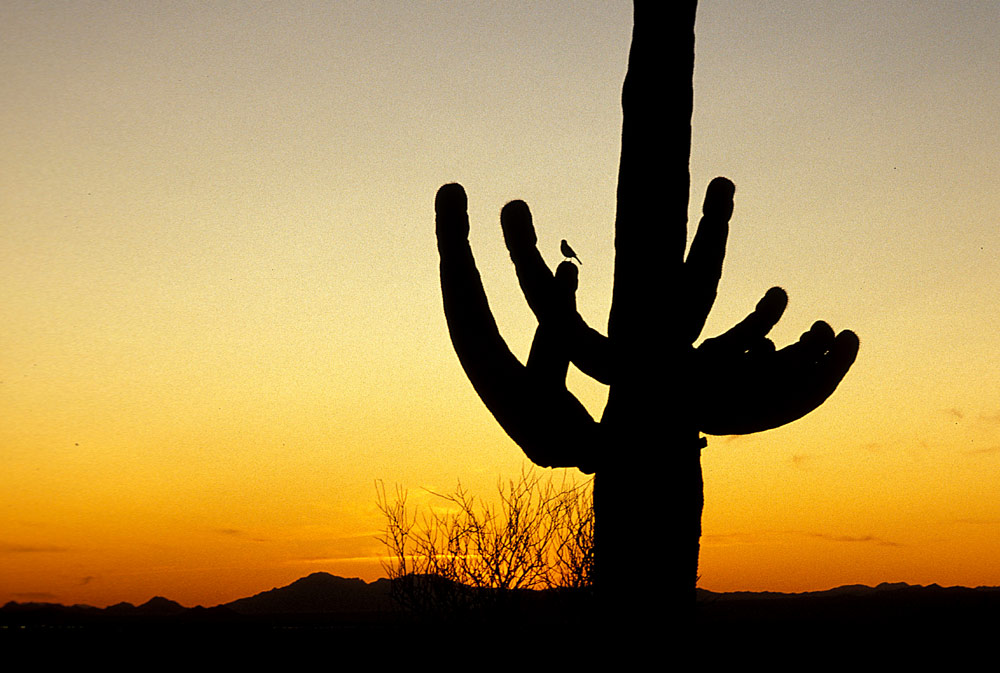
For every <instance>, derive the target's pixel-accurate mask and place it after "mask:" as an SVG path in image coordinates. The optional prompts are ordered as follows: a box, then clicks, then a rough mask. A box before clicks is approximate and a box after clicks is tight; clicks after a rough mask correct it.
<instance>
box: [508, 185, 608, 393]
mask: <svg viewBox="0 0 1000 673" xmlns="http://www.w3.org/2000/svg"><path fill="white" fill-rule="evenodd" d="M500 226H501V227H502V228H503V237H504V242H505V243H506V245H507V251H508V252H509V253H510V259H511V261H512V262H514V270H515V272H516V273H517V280H518V283H520V285H521V291H522V292H523V293H524V298H525V300H527V302H528V306H529V307H530V308H531V310H532V311H533V312H534V314H535V317H536V318H537V319H538V322H539V324H552V323H559V328H558V329H559V332H560V334H562V335H563V337H564V339H565V348H566V349H568V353H569V357H570V359H571V360H572V361H573V364H575V365H576V366H577V367H578V368H579V369H580V371H582V372H583V373H584V374H586V375H587V376H590V377H591V378H593V379H595V380H597V381H600V382H601V383H605V384H609V383H611V367H610V358H609V351H608V345H607V339H606V337H604V335H602V334H601V333H600V332H598V331H597V330H595V329H593V328H592V327H590V326H589V325H587V323H586V321H584V319H583V318H582V317H581V316H580V314H579V313H578V312H577V310H576V303H575V295H573V294H572V293H571V295H570V296H571V297H573V299H574V301H573V303H572V305H567V304H566V303H565V302H563V303H560V300H559V296H560V293H561V290H560V287H559V284H558V283H557V282H556V278H555V277H554V276H553V275H552V272H551V271H549V267H548V265H546V264H545V260H543V259H542V256H541V254H540V253H539V252H538V247H537V246H536V243H537V240H538V239H537V237H536V235H535V227H534V224H533V223H532V219H531V211H530V210H529V209H528V205H527V204H526V203H525V202H524V201H511V202H510V203H508V204H507V205H506V206H504V207H503V209H502V210H501V211H500ZM559 268H560V269H564V273H572V274H573V283H574V284H573V291H574V292H575V290H576V284H575V283H576V273H577V267H576V266H574V265H573V264H571V263H569V262H565V263H563V264H560V265H559ZM558 274H559V271H558V270H557V272H556V275H558Z"/></svg>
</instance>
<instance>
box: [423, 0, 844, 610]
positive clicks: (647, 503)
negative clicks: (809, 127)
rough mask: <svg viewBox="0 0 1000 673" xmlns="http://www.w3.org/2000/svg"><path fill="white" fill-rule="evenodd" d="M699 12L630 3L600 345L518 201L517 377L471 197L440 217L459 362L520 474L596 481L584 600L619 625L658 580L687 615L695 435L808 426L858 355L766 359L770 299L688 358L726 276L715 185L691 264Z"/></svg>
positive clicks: (696, 482)
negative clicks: (520, 454) (521, 346)
mask: <svg viewBox="0 0 1000 673" xmlns="http://www.w3.org/2000/svg"><path fill="white" fill-rule="evenodd" d="M695 5H696V3H695V2H673V3H659V2H655V1H649V0H636V2H635V7H634V26H633V33H632V44H631V50H630V52H629V61H628V71H627V74H626V77H625V83H624V87H623V91H622V107H623V112H624V121H623V130H622V149H621V163H620V167H619V175H618V192H617V214H616V222H615V274H614V292H613V297H612V306H611V312H610V316H609V320H608V330H607V336H606V337H605V336H604V335H602V334H600V333H599V332H597V331H596V330H594V329H592V328H591V327H589V326H588V325H587V324H586V323H585V322H584V320H583V318H582V317H581V316H580V314H579V313H578V312H577V310H576V295H575V293H576V289H577V284H578V273H579V269H578V267H577V266H576V265H574V264H573V263H571V262H569V261H563V262H562V263H561V264H559V266H558V267H557V268H556V271H555V273H554V274H553V273H552V272H551V271H550V270H549V268H548V267H547V266H546V264H545V262H544V261H543V260H542V257H541V255H540V254H539V252H538V250H537V248H536V237H535V229H534V225H533V223H532V218H531V213H530V211H529V209H528V206H527V205H526V204H525V203H524V202H522V201H512V202H510V203H508V204H507V205H506V206H504V207H503V209H502V210H501V213H500V225H501V228H502V230H503V236H504V240H505V242H506V245H507V249H508V251H509V252H510V257H511V260H512V261H513V263H514V269H515V271H516V273H517V278H518V281H519V283H520V286H521V289H522V291H523V293H524V297H525V299H526V300H527V302H528V305H529V306H530V308H531V309H532V311H533V312H534V314H535V316H536V318H537V320H538V327H537V329H536V331H535V336H534V340H533V342H532V345H531V351H530V354H529V355H528V361H527V364H525V365H522V364H521V363H520V362H519V361H518V359H517V358H516V357H515V356H514V355H513V354H512V353H511V351H510V349H509V348H508V347H507V345H506V343H505V342H504V340H503V338H502V337H501V336H500V333H499V331H498V329H497V325H496V322H495V320H494V318H493V315H492V313H491V311H490V308H489V305H488V303H487V299H486V294H485V291H484V290H483V285H482V281H481V279H480V276H479V273H478V271H477V269H476V266H475V261H474V259H473V255H472V250H471V248H470V246H469V240H468V234H469V218H468V214H467V197H466V194H465V191H464V189H463V188H462V187H461V186H460V185H458V184H447V185H444V186H443V187H441V188H440V190H438V193H437V197H436V200H435V211H436V230H437V241H438V251H439V253H440V258H441V267H440V271H441V288H442V293H443V298H444V312H445V317H446V319H447V323H448V329H449V332H450V335H451V339H452V343H453V345H454V348H455V351H456V353H457V355H458V358H459V361H460V362H461V364H462V367H463V368H464V370H465V372H466V374H467V376H468V378H469V380H470V381H471V383H472V385H473V387H474V388H475V390H476V392H477V393H478V394H479V396H480V398H481V399H482V400H483V402H484V403H485V404H486V406H487V408H488V409H489V411H490V412H491V413H492V414H493V416H494V417H495V418H496V420H497V421H498V422H499V423H500V425H501V427H502V428H503V429H504V430H505V431H506V432H507V434H508V435H509V436H510V437H511V438H512V439H513V440H514V441H515V442H516V443H517V444H518V445H519V446H520V447H521V449H522V450H523V451H524V453H525V454H526V455H527V456H528V458H529V459H531V460H532V461H533V462H534V463H536V464H538V465H541V466H551V467H576V468H579V469H580V470H582V471H584V472H587V473H595V474H596V476H595V485H594V513H595V521H596V523H595V539H594V545H595V580H594V582H595V589H596V590H597V591H598V593H599V595H601V596H602V597H603V598H604V600H605V601H606V603H607V604H611V606H612V607H615V606H616V604H617V607H619V608H623V609H624V608H629V607H630V606H633V607H634V603H629V602H628V601H629V599H628V598H626V596H627V595H628V594H630V593H632V592H634V591H635V584H634V582H635V581H636V578H637V576H639V575H643V576H648V575H650V574H651V573H652V574H655V575H656V581H655V584H656V586H657V589H656V592H657V593H658V598H657V601H656V602H660V601H662V602H663V605H668V606H679V608H678V609H681V610H686V609H690V606H693V601H694V588H695V584H696V581H697V569H698V553H699V540H700V535H701V513H702V508H703V484H702V474H701V462H700V451H701V449H702V447H704V446H705V443H706V442H705V440H704V439H703V438H702V436H701V435H702V433H704V434H708V435H730V434H747V433H753V432H759V431H762V430H767V429H770V428H776V427H779V426H781V425H784V424H786V423H789V422H791V421H794V420H796V419H798V418H800V417H802V416H804V415H805V414H807V413H809V412H810V411H812V410H813V409H815V408H816V407H818V406H819V405H820V404H822V402H823V401H824V400H826V399H827V398H828V397H829V396H830V395H831V394H832V393H833V391H834V389H835V388H836V387H837V385H838V384H839V383H840V381H841V379H843V377H844V375H845V374H846V373H847V371H848V369H849V368H850V366H851V365H852V363H853V362H854V359H855V357H856V355H857V352H858V339H857V337H856V336H855V335H854V334H853V333H852V332H849V331H844V332H841V333H840V334H836V335H835V334H834V331H833V330H832V329H831V328H830V326H829V325H827V324H826V323H824V322H817V323H815V324H814V325H812V327H811V328H810V329H809V330H808V331H807V332H805V333H804V334H803V335H802V336H801V337H800V339H799V340H798V342H797V343H794V344H792V345H790V346H787V347H785V348H781V349H776V348H775V346H774V344H773V343H772V342H771V341H770V340H769V339H768V338H767V334H768V333H769V331H770V330H771V328H772V327H773V326H774V325H775V323H776V322H777V321H778V319H779V318H780V317H781V314H782V312H783V311H784V309H785V306H786V304H787V296H786V294H785V292H784V290H782V289H781V288H771V289H770V290H768V291H767V292H766V293H765V294H764V296H763V298H762V299H761V300H760V301H759V302H758V304H757V306H756V307H755V308H754V310H753V311H752V312H750V314H749V315H747V317H746V318H745V319H743V320H742V321H741V322H739V323H738V324H737V325H735V326H734V327H732V328H731V329H729V330H728V331H726V332H725V333H723V334H722V335H720V336H717V337H715V338H711V339H706V340H704V341H703V342H702V343H701V344H700V345H698V346H697V347H695V346H694V343H695V342H696V340H697V339H698V338H699V336H700V334H701V331H702V328H703V326H704V324H705V320H706V318H707V316H708V313H709V311H710V309H711V308H712V304H713V302H714V300H715V296H716V289H717V286H718V283H719V279H720V277H721V274H722V263H723V257H724V255H725V246H726V239H727V236H728V229H729V219H730V216H731V215H732V212H733V196H734V191H735V188H734V186H733V184H732V183H731V182H730V181H729V180H727V179H725V178H716V179H714V180H713V181H712V182H711V184H709V186H708V189H707V190H706V193H705V199H704V206H703V216H702V218H701V221H700V223H699V225H698V229H697V232H696V234H695V236H694V239H693V241H692V243H691V246H690V250H689V251H688V253H687V256H686V258H685V255H684V252H685V247H686V239H687V232H686V226H687V225H686V221H687V208H688V192H689V188H690V174H689V168H688V165H689V156H690V149H691V112H692V101H693V88H692V75H693V69H694V18H695ZM651 250H655V251H656V252H657V254H656V255H651V254H650V251H651ZM570 362H573V363H574V364H575V365H576V366H577V367H578V368H579V369H580V370H581V371H582V372H584V373H585V374H587V375H589V376H591V377H593V378H594V379H596V380H598V381H600V382H602V383H605V384H608V385H610V391H609V396H608V402H607V405H606V407H605V409H604V413H603V416H602V417H601V419H600V421H599V422H598V421H596V420H595V419H594V418H592V417H591V416H590V414H589V413H588V412H587V410H586V409H585V408H584V407H583V405H582V404H580V402H579V401H578V400H577V399H576V398H575V397H574V396H573V395H572V394H571V393H570V392H569V391H568V390H567V389H566V373H567V369H568V366H569V363H570ZM649 584H650V583H649V582H644V583H643V589H642V590H643V591H646V590H647V588H648V586H649ZM619 612H620V611H619Z"/></svg>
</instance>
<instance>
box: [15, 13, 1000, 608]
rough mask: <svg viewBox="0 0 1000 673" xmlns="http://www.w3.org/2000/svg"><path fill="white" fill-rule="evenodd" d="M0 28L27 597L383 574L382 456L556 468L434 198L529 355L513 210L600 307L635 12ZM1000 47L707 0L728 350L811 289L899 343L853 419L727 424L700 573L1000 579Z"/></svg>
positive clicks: (18, 564)
mask: <svg viewBox="0 0 1000 673" xmlns="http://www.w3.org/2000/svg"><path fill="white" fill-rule="evenodd" d="M0 16H2V20H0V100H3V101H4V105H3V106H2V107H0V195H2V196H0V223H2V226H0V286H2V287H3V288H4V291H3V294H2V295H0V296H2V303H0V316H2V319H3V324H4V326H5V328H4V330H3V331H2V333H0V353H2V356H0V442H2V444H0V603H2V602H6V601H7V600H19V601H27V600H52V601H60V602H66V603H72V602H85V603H90V604H93V605H107V604H110V603H114V602H117V601H121V600H127V601H131V602H135V603H138V602H143V601H145V600H147V599H148V598H149V597H151V596H152V595H154V594H162V595H166V596H168V597H170V598H173V599H175V600H178V601H180V602H181V603H183V604H185V605H194V604H203V605H212V604H216V603H219V602H223V601H228V600H232V599H235V598H239V597H242V596H245V595H249V594H252V593H255V592H258V591H261V590H265V589H269V588H271V587H273V586H280V585H283V584H287V583H289V582H291V581H293V580H294V579H297V578H298V577H301V576H302V575H305V574H307V573H309V572H313V571H316V570H325V571H329V572H332V573H335V574H340V575H347V576H360V577H363V578H366V579H374V578H375V577H377V576H379V575H380V574H381V569H380V566H379V562H378V557H379V555H380V554H381V552H382V550H381V548H380V546H379V544H378V543H377V542H376V541H375V540H374V536H375V535H376V534H377V533H378V531H379V529H380V527H381V525H382V519H381V517H380V515H379V513H378V511H377V509H376V507H375V486H374V484H375V481H376V480H379V479H381V480H384V481H385V482H386V483H387V484H393V483H399V484H403V485H405V486H407V487H409V489H410V491H411V496H412V497H413V498H414V499H415V500H419V501H424V502H428V501H429V500H430V497H429V496H427V495H426V494H425V493H424V492H423V491H422V490H421V489H423V488H428V489H435V490H444V491H447V490H450V489H452V488H453V487H454V486H455V484H456V483H457V482H458V481H459V480H461V482H462V484H463V485H465V486H466V487H468V488H469V489H470V490H472V491H474V492H477V493H483V494H487V493H490V492H492V490H493V489H494V485H495V483H496V480H497V479H498V478H507V477H510V476H515V475H516V474H518V473H519V471H520V469H521V467H522V465H523V464H524V459H523V457H522V454H521V453H520V451H519V449H517V447H516V446H515V445H514V444H513V443H512V442H511V441H510V440H509V439H507V437H506V436H505V435H504V434H503V432H502V431H501V430H500V429H499V427H497V426H496V424H495V423H494V421H493V419H492V418H491V417H490V416H489V413H488V412H487V411H486V410H485V408H484V407H483V406H482V404H481V403H480V402H479V400H478V398H477V397H476V396H475V393H474V392H473V390H472V388H471V386H470V385H469V384H468V382H467V381H466V380H465V378H464V375H463V373H462V371H461V368H460V367H459V365H458V362H457V359H456V358H455V356H454V353H453V352H452V349H451V345H450V343H449V341H448V335H447V330H446V327H445V324H444V317H443V313H442V311H441V306H440V294H439V289H438V286H437V267H436V265H437V254H436V249H435V244H434V234H433V207H432V205H433V198H434V193H435V191H436V189H437V187H438V186H440V185H441V184H443V183H445V182H450V181H460V182H462V183H463V184H464V185H465V187H466V189H467V191H468V193H469V198H470V215H471V217H472V221H473V233H472V245H473V248H474V250H475V252H476V255H477V260H478V262H479V267H480V270H481V272H482V274H483V279H484V283H485V284H486V289H487V292H488V294H489V296H490V300H491V305H492V306H493V308H494V312H495V314H496V317H497V320H498V322H499V324H500V326H501V330H502V331H503V333H504V335H505V337H506V338H507V340H508V343H509V344H510V345H511V348H512V349H513V350H514V351H515V352H516V353H518V354H519V355H521V356H525V355H526V354H527V350H528V345H529V343H530V339H531V334H532V332H533V328H534V319H533V316H532V315H531V313H530V311H529V310H528V308H527V306H526V305H525V304H524V301H523V299H522V298H521V295H520V290H519V288H518V286H517V281H516V278H515V276H514V273H513V269H512V267H511V264H510V262H509V259H508V256H507V253H506V250H505V248H504V246H503V242H502V238H501V235H500V231H499V227H498V214H499V210H500V207H501V206H502V205H503V204H504V203H505V202H507V201H508V200H510V199H513V198H522V199H524V200H526V201H527V202H528V203H529V204H530V205H531V207H532V211H533V213H534V215H535V222H536V225H537V227H538V229H539V246H540V249H541V250H542V251H543V254H544V255H545V256H546V258H547V259H548V261H549V262H550V263H551V264H553V265H554V264H555V263H557V262H558V261H559V260H560V259H561V256H560V255H559V253H558V242H559V240H560V239H562V238H566V239H569V240H570V241H571V242H572V244H573V247H574V248H575V249H576V251H577V252H578V253H579V254H580V256H581V258H582V259H583V260H584V261H585V263H586V266H584V267H582V273H581V283H580V291H579V304H580V308H581V312H582V313H583V315H584V316H585V317H586V318H587V320H588V321H589V322H590V324H592V325H595V326H603V325H604V324H605V323H606V319H607V311H608V307H609V304H610V298H611V274H612V265H613V247H612V236H613V230H612V222H613V216H614V187H615V180H616V172H617V160H618V149H619V133H620V125H621V116H620V107H619V94H620V87H621V82H622V77H623V75H624V71H625V62H626V56H627V49H628V41H629V34H630V30H631V7H630V3H628V2H604V1H601V2H597V1H594V2H589V1H588V2H584V1H580V2H574V3H572V6H571V7H570V6H569V5H567V4H565V3H557V2H551V3H532V4H530V5H527V6H526V3H520V2H497V3H473V2H440V3H438V2H435V3H425V2H348V1H344V2H337V3H321V2H278V3H264V2H240V3H222V2H211V3H200V2H199V3H194V2H192V3H169V4H166V5H164V4H162V3H155V2H134V1H133V2H96V1H95V2H87V1H79V2H72V3H63V2H54V1H53V2H7V3H4V5H3V8H2V10H0ZM998 38H1000V6H998V5H997V4H995V3H943V2H922V1H915V0H908V1H906V2H870V3H864V4H860V3H840V2H817V3H798V2H791V1H789V2H777V1H775V2H767V3H761V2H713V1H710V0H703V2H702V3H701V6H700V8H699V15H698V25H697V67H696V81H695V91H696V94H695V116H694V137H693V151H692V159H691V169H692V184H693V189H694V192H695V197H694V198H693V202H694V203H695V204H696V205H697V204H698V203H699V202H700V194H701V193H702V192H703V189H704V186H705V185H707V183H708V181H709V180H710V179H711V178H712V177H713V176H715V175H726V176H728V177H729V178H731V179H732V180H733V181H734V182H735V183H736V185H737V194H736V211H735V215H734V217H733V223H732V230H731V235H730V243H729V249H728V254H727V264H726V268H725V272H724V276H723V281H722V284H721V286H720V289H719V300H718V302H717V304H716V309H715V311H714V312H713V315H712V317H711V318H710V320H709V324H708V325H707V327H706V330H705V335H713V334H715V333H718V332H719V331H721V330H723V329H725V328H726V327H728V326H729V325H731V324H732V323H733V322H735V321H736V320H738V319H739V318H740V317H742V316H743V315H745V313H746V312H747V311H749V310H750V309H751V308H752V307H753V305H754V304H755V302H756V300H757V299H758V298H759V297H760V296H761V295H762V294H763V292H764V291H765V290H766V289H767V288H768V287H771V286H772V285H781V286H783V287H784V288H786V290H787V291H788V293H789V296H790V304H789V308H788V310H787V312H786V313H785V316H784V318H783V320H782V322H781V323H780V324H779V325H778V327H777V328H776V330H775V332H774V334H773V336H774V338H775V340H776V342H778V343H779V344H784V343H788V342H790V341H793V340H794V339H796V338H797V336H798V334H799V333H800V332H802V331H804V330H805V329H807V328H808V327H809V325H810V324H811V323H812V322H813V321H814V320H816V319H825V320H827V321H829V322H830V323H831V324H832V325H833V327H834V328H835V329H837V330H841V329H848V328H849V329H853V330H854V331H855V332H857V333H858V335H859V336H860V337H861V342H862V347H861V353H860V355H859V358H858V361H857V363H856V365H855V366H854V368H853V370H852V371H851V372H850V374H849V375H848V377H847V378H846V379H845V381H844V383H843V384H842V385H841V387H840V389H839V390H838V391H837V393H836V394H835V395H834V396H833V397H832V398H831V399H830V400H829V401H828V402H827V403H826V404H825V405H824V406H823V407H822V408H820V409H819V410H818V411H816V412H814V413H813V414H811V415H810V416H808V417H807V418H805V419H803V420H800V421H798V422H796V423H794V424H792V425H789V426H786V427H784V428H781V429H777V430H773V431H770V432H766V433H762V434H759V435H754V436H749V437H735V438H728V437H727V438H712V439H710V441H709V446H708V448H707V449H706V450H705V451H704V452H703V464H704V469H705V480H706V508H705V516H704V531H705V536H704V539H703V551H702V561H701V585H702V586H704V587H706V588H709V589H715V590H735V589H749V590H761V589H771V590H792V591H798V590H810V589H824V588H829V587H831V586H835V585H838V584H844V583H854V582H860V583H868V584H875V583H878V582H882V581H907V582H913V583H925V584H926V583H931V582H938V583H941V584H965V585H1000V569H998V568H997V567H996V564H995V563H994V560H995V559H996V558H998V557H1000V553H998V552H1000V499H998V498H997V497H996V492H997V484H998V482H1000V395H998V394H997V393H998V383H1000V381H998V378H1000V377H998V374H997V372H998V371H1000V369H998V367H997V364H998V363H997V358H998V355H997V354H998V353H1000V336H998V334H1000V330H998V327H1000V307H998V306H997V297H998V296H1000V274H998V261H997V255H996V251H997V250H998V249H1000V227H998V226H997V225H998V216H997V213H998V212H1000V191H998V190H997V189H996V176H997V175H998V174H1000V166H998V164H1000V158H998V157H1000V137H998V135H1000V130H998V127H997V124H996V110H998V109H1000V88H998V87H997V82H998V81H1000V65H998V64H1000V39H998ZM692 212H693V213H694V209H692ZM570 387H571V389H573V390H574V391H575V392H577V394H578V395H579V397H580V398H581V400H583V401H584V403H585V404H586V405H587V406H588V407H589V408H590V409H591V410H592V412H594V413H595V414H597V413H599V411H600V409H601V408H602V406H603V402H604V399H605V397H606V390H605V389H604V388H603V386H600V385H598V384H596V383H594V382H592V381H588V380H586V379H585V378H584V377H583V376H582V375H580V374H579V373H578V372H575V371H571V374H570ZM655 553H657V550H655V549H644V548H641V547H640V548H637V549H636V556H637V563H636V571H637V572H643V571H644V570H645V569H647V568H648V567H649V562H648V556H649V555H650V554H655Z"/></svg>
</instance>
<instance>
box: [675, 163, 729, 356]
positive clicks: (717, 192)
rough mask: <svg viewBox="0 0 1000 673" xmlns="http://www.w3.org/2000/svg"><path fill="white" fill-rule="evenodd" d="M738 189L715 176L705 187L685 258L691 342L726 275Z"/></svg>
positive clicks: (688, 339) (685, 316) (686, 327)
mask: <svg viewBox="0 0 1000 673" xmlns="http://www.w3.org/2000/svg"><path fill="white" fill-rule="evenodd" d="M735 190H736V187H735V186H734V185H733V183H732V182H730V181H729V180H727V179H726V178H715V179H714V180H712V182H711V183H709V185H708V189H707V190H705V201H704V205H703V206H702V212H703V215H702V218H701V222H699V223H698V230H697V232H696V233H695V236H694V240H693V241H691V249H690V250H689V251H688V256H687V260H685V262H684V290H685V292H684V299H683V300H684V303H685V306H684V312H683V314H682V317H681V325H682V329H684V330H685V335H684V338H685V340H686V342H687V343H689V344H690V343H694V341H695V340H696V339H697V338H698V335H699V334H701V330H702V328H703V327H704V326H705V320H706V319H707V318H708V314H709V311H711V310H712V305H713V304H714V303H715V297H716V293H717V291H718V288H719V280H720V279H721V278H722V261H723V259H724V258H725V256H726V239H727V238H728V236H729V218H730V217H732V214H733V193H734V192H735Z"/></svg>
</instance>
